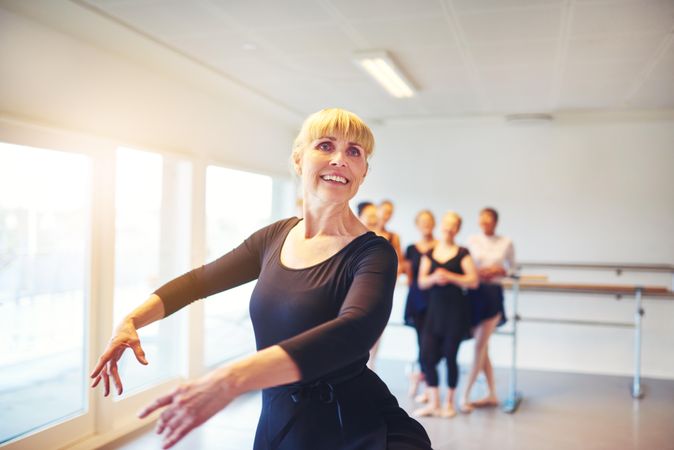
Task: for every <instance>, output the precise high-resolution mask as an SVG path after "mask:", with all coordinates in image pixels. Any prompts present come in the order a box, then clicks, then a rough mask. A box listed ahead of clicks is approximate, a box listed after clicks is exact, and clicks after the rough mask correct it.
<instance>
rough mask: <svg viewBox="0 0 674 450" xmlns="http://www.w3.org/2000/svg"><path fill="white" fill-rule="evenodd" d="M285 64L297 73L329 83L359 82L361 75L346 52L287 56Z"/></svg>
mask: <svg viewBox="0 0 674 450" xmlns="http://www.w3.org/2000/svg"><path fill="white" fill-rule="evenodd" d="M285 64H286V65H287V66H288V67H293V68H294V69H296V70H297V71H298V72H302V73H304V74H306V75H309V76H312V77H315V78H323V79H326V80H330V81H335V80H360V79H362V75H363V73H362V72H361V70H360V69H359V68H358V67H357V66H356V64H355V63H354V62H353V61H352V60H351V54H350V53H346V52H338V53H324V52H320V53H302V54H298V55H289V56H288V57H287V58H286V60H285Z"/></svg>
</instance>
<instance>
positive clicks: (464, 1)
mask: <svg viewBox="0 0 674 450" xmlns="http://www.w3.org/2000/svg"><path fill="white" fill-rule="evenodd" d="M445 1H447V2H448V3H449V4H451V5H452V7H453V8H454V9H455V10H456V11H458V12H468V11H494V10H503V9H512V8H518V9H524V8H532V7H533V8H538V7H541V6H561V5H562V4H563V3H564V2H565V0H445Z"/></svg>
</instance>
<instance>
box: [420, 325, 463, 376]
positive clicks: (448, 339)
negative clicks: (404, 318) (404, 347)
mask: <svg viewBox="0 0 674 450" xmlns="http://www.w3.org/2000/svg"><path fill="white" fill-rule="evenodd" d="M459 345H461V338H460V337H456V336H442V335H441V336H436V335H433V334H431V333H430V332H426V333H424V335H423V337H422V339H421V367H422V368H423V371H424V375H425V377H426V384H427V385H428V386H430V387H437V386H438V370H437V368H436V366H437V365H438V363H439V362H440V360H441V359H442V358H443V357H444V358H445V360H446V362H447V385H448V386H449V387H450V388H451V389H454V388H456V385H457V383H458V381H459V366H458V364H457V363H456V355H457V353H458V352H459Z"/></svg>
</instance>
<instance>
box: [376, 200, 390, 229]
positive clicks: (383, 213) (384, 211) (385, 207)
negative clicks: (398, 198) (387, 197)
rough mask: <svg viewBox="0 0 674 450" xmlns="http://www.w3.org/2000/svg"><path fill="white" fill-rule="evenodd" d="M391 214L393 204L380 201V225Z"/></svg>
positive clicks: (386, 221) (385, 222)
mask: <svg viewBox="0 0 674 450" xmlns="http://www.w3.org/2000/svg"><path fill="white" fill-rule="evenodd" d="M392 215H393V205H392V204H390V203H382V204H381V205H379V219H380V220H381V224H382V226H384V225H386V224H387V223H388V221H389V220H391V216H392Z"/></svg>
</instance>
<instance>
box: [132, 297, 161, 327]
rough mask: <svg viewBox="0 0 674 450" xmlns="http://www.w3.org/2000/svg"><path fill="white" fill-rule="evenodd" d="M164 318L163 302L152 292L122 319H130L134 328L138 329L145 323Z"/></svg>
mask: <svg viewBox="0 0 674 450" xmlns="http://www.w3.org/2000/svg"><path fill="white" fill-rule="evenodd" d="M163 318H164V303H163V302H162V300H161V298H159V296H158V295H157V294H152V295H150V297H149V298H148V299H147V300H145V302H143V303H142V304H141V305H140V306H138V307H137V308H136V309H134V310H133V311H131V312H130V313H129V314H128V315H127V316H126V317H125V318H124V321H125V322H126V321H131V323H132V324H133V326H134V328H136V329H140V328H142V327H144V326H146V325H149V324H151V323H152V322H156V321H157V320H161V319H163Z"/></svg>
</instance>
